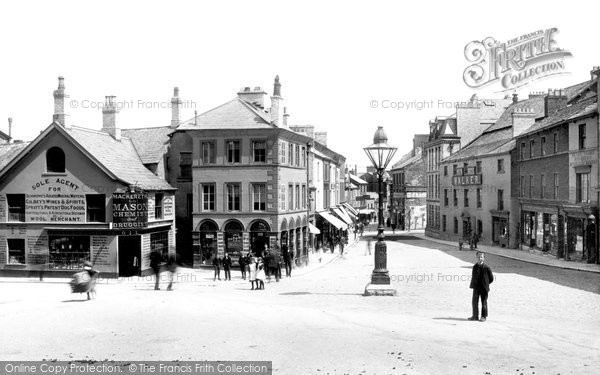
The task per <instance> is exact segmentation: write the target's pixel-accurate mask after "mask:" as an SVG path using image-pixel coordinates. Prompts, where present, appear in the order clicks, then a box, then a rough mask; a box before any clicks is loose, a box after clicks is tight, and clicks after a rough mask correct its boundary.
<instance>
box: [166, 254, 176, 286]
mask: <svg viewBox="0 0 600 375" xmlns="http://www.w3.org/2000/svg"><path fill="white" fill-rule="evenodd" d="M167 270H168V271H169V285H168V286H167V290H173V279H174V278H175V274H176V273H177V257H176V255H175V254H173V253H171V254H170V255H169V257H168V259H167Z"/></svg>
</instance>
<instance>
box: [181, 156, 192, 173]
mask: <svg viewBox="0 0 600 375" xmlns="http://www.w3.org/2000/svg"><path fill="white" fill-rule="evenodd" d="M179 178H185V179H191V178H192V153H191V152H181V153H179Z"/></svg>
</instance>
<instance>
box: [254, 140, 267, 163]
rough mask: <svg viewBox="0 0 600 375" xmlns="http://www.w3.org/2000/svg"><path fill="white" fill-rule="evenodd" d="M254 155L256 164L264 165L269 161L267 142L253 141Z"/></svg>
mask: <svg viewBox="0 0 600 375" xmlns="http://www.w3.org/2000/svg"><path fill="white" fill-rule="evenodd" d="M252 153H253V154H254V155H253V157H254V162H255V163H264V162H266V161H267V142H266V141H253V142H252Z"/></svg>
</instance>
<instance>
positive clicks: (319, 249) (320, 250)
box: [286, 243, 323, 270]
mask: <svg viewBox="0 0 600 375" xmlns="http://www.w3.org/2000/svg"><path fill="white" fill-rule="evenodd" d="M317 259H318V260H319V263H321V260H322V259H323V247H322V246H321V244H320V243H319V244H317ZM286 270H287V269H286Z"/></svg>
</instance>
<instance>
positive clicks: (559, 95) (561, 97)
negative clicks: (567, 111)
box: [544, 89, 567, 117]
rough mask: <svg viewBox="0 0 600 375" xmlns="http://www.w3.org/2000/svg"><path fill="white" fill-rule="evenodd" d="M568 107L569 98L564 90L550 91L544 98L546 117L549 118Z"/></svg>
mask: <svg viewBox="0 0 600 375" xmlns="http://www.w3.org/2000/svg"><path fill="white" fill-rule="evenodd" d="M566 106H567V96H566V95H565V94H564V93H563V90H551V89H548V95H546V96H545V97H544V116H545V117H548V116H549V115H551V114H553V113H554V112H556V111H557V110H559V109H562V108H565V107H566Z"/></svg>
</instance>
